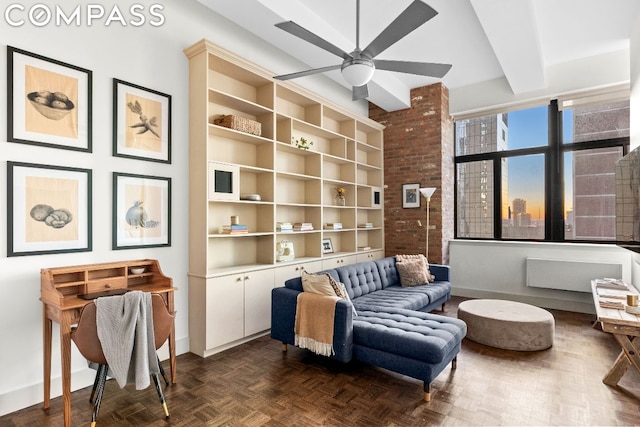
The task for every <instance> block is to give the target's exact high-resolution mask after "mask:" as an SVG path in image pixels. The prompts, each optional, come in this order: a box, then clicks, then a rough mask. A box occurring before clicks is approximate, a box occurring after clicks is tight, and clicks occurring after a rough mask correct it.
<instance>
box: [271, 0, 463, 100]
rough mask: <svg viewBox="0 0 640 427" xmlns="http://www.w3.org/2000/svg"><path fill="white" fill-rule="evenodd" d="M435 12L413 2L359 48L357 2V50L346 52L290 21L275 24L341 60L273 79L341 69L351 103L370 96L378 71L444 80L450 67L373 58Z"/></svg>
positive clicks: (417, 2) (288, 78)
mask: <svg viewBox="0 0 640 427" xmlns="http://www.w3.org/2000/svg"><path fill="white" fill-rule="evenodd" d="M437 14H438V12H436V11H435V10H434V9H433V8H431V7H430V6H429V5H427V4H425V3H423V2H422V1H420V0H414V1H413V2H412V3H411V4H410V5H409V7H407V8H406V9H405V10H404V11H403V12H402V13H401V14H400V15H398V17H397V18H396V19H395V20H394V21H393V22H392V23H391V24H389V25H388V26H387V28H385V29H384V30H383V31H382V32H381V33H380V34H379V35H378V36H377V37H376V38H375V39H374V40H373V41H372V42H371V43H369V46H367V47H365V48H364V50H361V49H360V0H356V48H355V50H354V51H353V52H351V53H347V52H345V51H343V50H342V49H340V48H339V47H337V46H335V45H334V44H332V43H330V42H328V41H327V40H325V39H323V38H321V37H319V36H317V35H315V34H313V33H312V32H311V31H309V30H307V29H305V28H303V27H301V26H300V25H298V24H296V23H295V22H293V21H286V22H281V23H279V24H276V27H278V28H280V29H282V30H284V31H286V32H288V33H290V34H292V35H294V36H296V37H299V38H301V39H302V40H305V41H307V42H309V43H311V44H313V45H315V46H317V47H319V48H321V49H324V50H326V51H327V52H330V53H333V54H334V55H337V56H339V57H341V58H342V59H343V60H342V64H336V65H330V66H328V67H321V68H314V69H311V70H306V71H299V72H297V73H291V74H283V75H280V76H275V77H274V78H276V79H278V80H290V79H295V78H298V77H304V76H309V75H312V74H318V73H324V72H325V71H331V70H337V69H340V70H341V72H342V76H343V77H344V79H345V80H346V81H347V83H349V84H350V85H351V86H352V87H353V100H354V101H357V100H359V99H365V98H367V97H368V96H369V89H368V88H367V83H368V82H369V81H370V80H371V78H372V77H373V72H374V71H375V70H376V68H377V69H379V70H387V71H397V72H400V73H408V74H417V75H421V76H428V77H437V78H441V77H444V75H445V74H447V72H448V71H449V69H450V68H451V65H450V64H437V63H430V62H408V61H387V60H382V59H374V58H375V57H376V56H378V55H379V54H380V53H382V52H383V51H384V50H385V49H387V48H388V47H389V46H391V45H393V44H394V43H396V42H397V41H398V40H400V39H402V38H403V37H404V36H406V35H407V34H409V33H410V32H412V31H413V30H415V29H416V28H418V27H419V26H421V25H422V24H424V23H425V22H427V21H428V20H430V19H431V18H433V17H434V16H436V15H437Z"/></svg>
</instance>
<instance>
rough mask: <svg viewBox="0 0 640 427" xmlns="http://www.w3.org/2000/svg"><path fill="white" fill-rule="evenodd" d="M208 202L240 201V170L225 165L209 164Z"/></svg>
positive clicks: (236, 167)
mask: <svg viewBox="0 0 640 427" xmlns="http://www.w3.org/2000/svg"><path fill="white" fill-rule="evenodd" d="M207 173H208V180H207V186H208V195H209V200H240V168H239V167H238V166H235V165H228V164H226V163H218V162H209V167H208V171H207Z"/></svg>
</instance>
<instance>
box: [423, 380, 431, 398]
mask: <svg viewBox="0 0 640 427" xmlns="http://www.w3.org/2000/svg"><path fill="white" fill-rule="evenodd" d="M424 401H425V402H429V401H431V384H428V383H426V382H425V383H424Z"/></svg>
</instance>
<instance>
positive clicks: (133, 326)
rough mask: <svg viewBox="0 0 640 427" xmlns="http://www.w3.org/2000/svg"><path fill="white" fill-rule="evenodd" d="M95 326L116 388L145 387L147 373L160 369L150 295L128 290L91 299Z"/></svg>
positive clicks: (140, 388)
mask: <svg viewBox="0 0 640 427" xmlns="http://www.w3.org/2000/svg"><path fill="white" fill-rule="evenodd" d="M95 304H96V326H97V329H98V338H99V339H100V344H101V345H102V352H103V353H104V356H105V359H106V360H107V364H108V365H109V371H110V375H111V376H112V377H113V378H115V379H116V381H117V382H118V385H119V386H120V388H122V387H124V386H125V385H126V384H127V383H135V385H136V390H142V389H144V388H147V387H148V386H149V384H150V382H149V375H150V374H151V373H158V372H160V368H159V366H158V359H157V356H156V348H155V338H154V334H153V307H152V305H151V294H150V293H148V292H141V291H132V292H127V293H126V294H124V295H119V296H112V297H102V298H97V299H96V300H95Z"/></svg>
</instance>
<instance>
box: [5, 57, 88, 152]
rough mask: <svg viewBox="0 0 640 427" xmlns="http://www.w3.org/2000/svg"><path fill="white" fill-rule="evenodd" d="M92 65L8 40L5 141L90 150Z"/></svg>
mask: <svg viewBox="0 0 640 427" xmlns="http://www.w3.org/2000/svg"><path fill="white" fill-rule="evenodd" d="M92 85H93V73H92V71H91V70H87V69H85V68H81V67H78V66H75V65H71V64H67V63H65V62H62V61H58V60H56V59H52V58H47V57H45V56H42V55H37V54H35V53H31V52H27V51H25V50H21V49H18V48H15V47H12V46H7V141H9V142H17V143H22V144H31V145H39V146H44V147H52V148H61V149H66V150H75V151H84V152H91V150H92V111H93V110H92V108H93V107H92V105H93V101H92Z"/></svg>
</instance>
